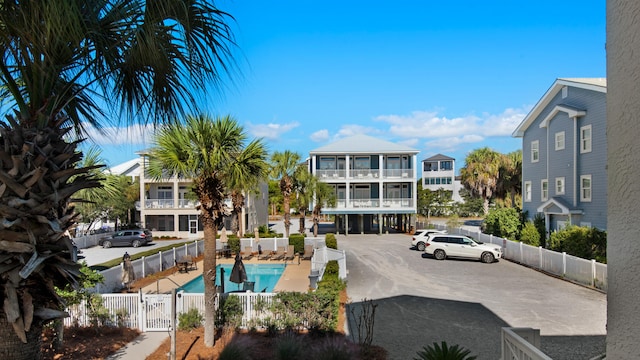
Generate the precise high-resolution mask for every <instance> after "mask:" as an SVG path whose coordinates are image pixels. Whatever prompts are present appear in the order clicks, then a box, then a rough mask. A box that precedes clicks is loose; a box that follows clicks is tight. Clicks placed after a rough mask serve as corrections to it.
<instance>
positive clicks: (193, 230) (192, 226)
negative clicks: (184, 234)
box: [189, 219, 198, 234]
mask: <svg viewBox="0 0 640 360" xmlns="http://www.w3.org/2000/svg"><path fill="white" fill-rule="evenodd" d="M197 233H198V220H197V219H195V220H189V234H197Z"/></svg>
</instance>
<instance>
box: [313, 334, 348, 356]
mask: <svg viewBox="0 0 640 360" xmlns="http://www.w3.org/2000/svg"><path fill="white" fill-rule="evenodd" d="M314 353H315V356H314V357H313V358H314V359H316V360H351V359H355V358H356V351H354V348H353V346H352V345H351V344H349V343H348V342H347V341H345V340H344V339H341V338H340V337H336V336H329V337H327V338H325V339H324V340H322V341H321V342H320V344H318V345H317V346H316V347H315V349H314Z"/></svg>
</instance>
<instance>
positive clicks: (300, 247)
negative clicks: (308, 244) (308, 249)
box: [289, 234, 304, 253]
mask: <svg viewBox="0 0 640 360" xmlns="http://www.w3.org/2000/svg"><path fill="white" fill-rule="evenodd" d="M289 245H293V248H294V251H295V252H297V253H300V252H303V251H304V234H291V235H289Z"/></svg>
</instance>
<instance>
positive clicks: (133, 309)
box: [64, 292, 275, 331]
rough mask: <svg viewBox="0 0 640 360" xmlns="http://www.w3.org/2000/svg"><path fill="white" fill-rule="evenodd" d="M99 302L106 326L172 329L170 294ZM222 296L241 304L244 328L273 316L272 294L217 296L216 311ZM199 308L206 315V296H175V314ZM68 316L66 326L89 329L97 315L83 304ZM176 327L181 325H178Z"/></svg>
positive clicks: (127, 296)
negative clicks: (106, 314)
mask: <svg viewBox="0 0 640 360" xmlns="http://www.w3.org/2000/svg"><path fill="white" fill-rule="evenodd" d="M100 296H101V298H100V303H101V305H102V306H103V307H104V309H106V310H107V312H108V316H106V318H105V319H104V324H105V325H113V326H116V325H119V326H125V327H129V328H134V329H139V330H140V331H168V330H169V329H170V326H171V316H170V315H171V296H172V295H171V294H142V292H139V293H136V294H101V295H100ZM220 296H223V297H225V296H237V297H238V298H239V299H240V303H241V304H242V309H243V315H242V320H241V325H240V326H241V327H244V328H248V327H261V326H266V323H265V320H266V319H268V318H269V317H270V316H271V314H270V313H269V311H268V310H266V309H268V308H269V306H270V305H271V303H272V301H273V297H274V296H275V294H273V293H252V292H246V293H232V294H217V295H216V300H215V304H216V308H217V306H218V301H219V298H220ZM190 309H197V310H198V312H199V313H200V314H201V315H202V316H204V294H202V293H199V294H196V293H193V294H192V293H185V292H179V293H178V294H177V297H176V313H177V314H178V320H177V321H178V322H179V314H181V313H186V312H188V311H189V310H190ZM67 312H68V313H69V317H67V318H65V319H64V324H65V326H89V325H91V321H92V320H95V316H93V317H92V316H91V305H90V304H88V303H87V302H86V301H84V300H83V301H82V302H81V303H80V304H79V305H76V306H72V307H70V308H68V309H67ZM176 325H179V323H177V324H176Z"/></svg>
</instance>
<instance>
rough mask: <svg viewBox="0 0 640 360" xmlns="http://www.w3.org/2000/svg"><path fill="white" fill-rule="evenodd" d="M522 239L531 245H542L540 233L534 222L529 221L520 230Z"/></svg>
mask: <svg viewBox="0 0 640 360" xmlns="http://www.w3.org/2000/svg"><path fill="white" fill-rule="evenodd" d="M520 241H522V242H523V243H525V244H527V245H531V246H540V233H539V232H538V229H536V226H535V225H534V223H533V222H531V221H527V222H526V223H525V224H524V226H523V227H522V231H521V232H520Z"/></svg>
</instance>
